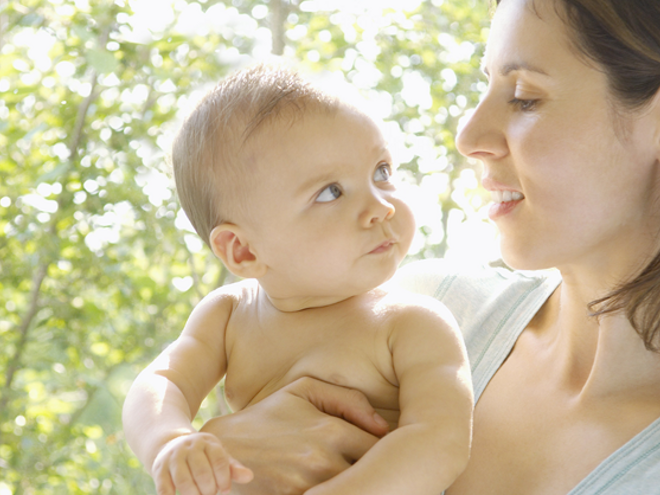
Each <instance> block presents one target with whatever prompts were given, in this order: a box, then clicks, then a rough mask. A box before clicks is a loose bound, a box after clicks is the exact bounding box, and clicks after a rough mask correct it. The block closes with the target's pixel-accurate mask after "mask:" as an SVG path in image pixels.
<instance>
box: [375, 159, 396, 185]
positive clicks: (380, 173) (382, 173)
mask: <svg viewBox="0 0 660 495" xmlns="http://www.w3.org/2000/svg"><path fill="white" fill-rule="evenodd" d="M390 177H392V169H391V168H390V166H389V165H388V164H387V163H383V164H382V165H380V166H379V167H378V168H377V169H376V172H374V181H376V182H387V181H388V180H390Z"/></svg>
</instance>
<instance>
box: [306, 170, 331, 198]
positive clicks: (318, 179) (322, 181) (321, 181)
mask: <svg viewBox="0 0 660 495" xmlns="http://www.w3.org/2000/svg"><path fill="white" fill-rule="evenodd" d="M335 180H336V174H332V173H326V174H319V175H315V176H313V177H310V178H309V179H307V180H306V181H304V182H303V183H302V184H300V187H298V190H297V194H304V193H306V192H307V191H309V190H310V189H312V188H314V187H319V186H321V185H326V184H331V183H333V182H335Z"/></svg>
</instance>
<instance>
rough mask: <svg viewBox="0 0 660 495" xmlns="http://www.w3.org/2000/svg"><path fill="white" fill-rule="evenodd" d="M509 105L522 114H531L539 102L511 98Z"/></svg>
mask: <svg viewBox="0 0 660 495" xmlns="http://www.w3.org/2000/svg"><path fill="white" fill-rule="evenodd" d="M509 103H511V104H512V105H513V106H515V107H516V108H517V109H518V110H521V111H523V112H531V111H532V110H534V109H535V108H536V106H537V105H538V103H539V100H522V99H520V98H513V99H512V100H511V101H509Z"/></svg>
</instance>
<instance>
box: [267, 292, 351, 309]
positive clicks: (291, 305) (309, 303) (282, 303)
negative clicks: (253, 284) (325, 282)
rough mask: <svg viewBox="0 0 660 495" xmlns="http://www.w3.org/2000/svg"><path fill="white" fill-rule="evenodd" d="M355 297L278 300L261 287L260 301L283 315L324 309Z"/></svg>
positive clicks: (289, 298)
mask: <svg viewBox="0 0 660 495" xmlns="http://www.w3.org/2000/svg"><path fill="white" fill-rule="evenodd" d="M352 297H354V296H346V295H344V296H323V297H302V296H301V297H284V298H278V297H273V296H271V295H270V294H268V293H267V292H266V291H265V290H264V288H263V287H261V286H259V300H260V301H261V302H262V303H264V304H268V305H270V306H272V307H273V308H275V309H276V310H278V311H281V312H282V313H295V312H296V311H302V310H304V309H311V308H323V307H326V306H332V305H333V304H337V303H340V302H342V301H346V300H347V299H351V298H352Z"/></svg>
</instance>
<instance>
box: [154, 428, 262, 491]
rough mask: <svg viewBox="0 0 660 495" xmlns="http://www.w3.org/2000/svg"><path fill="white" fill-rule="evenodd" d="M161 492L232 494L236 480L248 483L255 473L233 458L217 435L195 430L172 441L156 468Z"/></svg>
mask: <svg viewBox="0 0 660 495" xmlns="http://www.w3.org/2000/svg"><path fill="white" fill-rule="evenodd" d="M152 476H153V478H154V482H155V483H156V493H158V495H175V492H176V490H178V491H179V493H180V495H216V494H217V493H223V494H225V493H229V490H230V489H231V483H232V481H235V482H236V483H248V482H250V481H251V480H252V477H253V474H252V471H250V470H249V469H248V468H246V467H245V466H243V465H242V464H241V463H240V462H238V461H237V460H236V459H233V458H231V457H230V456H229V455H228V454H227V452H225V449H224V448H223V447H222V444H221V443H220V441H219V440H218V438H217V437H215V436H214V435H211V434H210V433H191V434H189V435H184V436H181V437H177V438H175V439H174V440H171V441H170V442H168V443H167V444H166V445H165V447H163V449H162V450H161V451H160V452H159V453H158V456H157V457H156V460H155V461H154V464H153V468H152Z"/></svg>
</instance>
